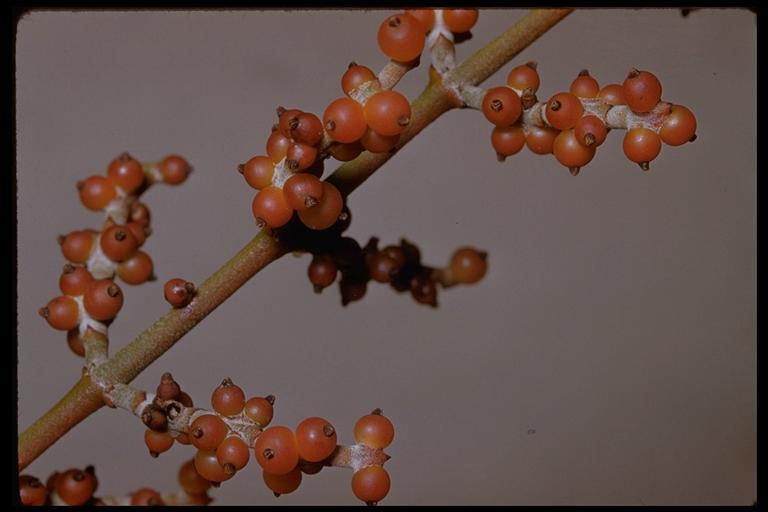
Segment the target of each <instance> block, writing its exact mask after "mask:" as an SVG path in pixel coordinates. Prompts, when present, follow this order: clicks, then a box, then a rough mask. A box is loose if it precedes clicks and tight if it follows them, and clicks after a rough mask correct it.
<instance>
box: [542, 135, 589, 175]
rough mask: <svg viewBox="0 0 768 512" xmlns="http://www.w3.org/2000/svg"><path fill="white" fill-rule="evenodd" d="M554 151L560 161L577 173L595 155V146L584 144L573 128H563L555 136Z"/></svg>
mask: <svg viewBox="0 0 768 512" xmlns="http://www.w3.org/2000/svg"><path fill="white" fill-rule="evenodd" d="M552 152H553V153H554V154H555V158H557V161H558V162H560V163H561V164H563V165H564V166H566V167H568V168H569V169H570V170H571V172H572V173H573V174H576V173H578V169H579V168H580V167H584V166H585V165H587V164H588V163H589V162H590V161H591V160H592V158H593V157H594V156H595V146H583V145H581V144H580V143H579V140H578V139H577V138H576V134H575V133H574V131H573V130H563V131H561V132H560V134H559V135H558V136H557V137H556V138H555V144H554V145H553V146H552Z"/></svg>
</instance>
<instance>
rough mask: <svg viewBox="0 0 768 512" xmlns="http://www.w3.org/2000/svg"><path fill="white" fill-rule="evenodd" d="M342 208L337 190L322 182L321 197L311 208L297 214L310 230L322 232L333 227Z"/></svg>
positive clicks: (341, 201) (342, 203) (342, 201)
mask: <svg viewBox="0 0 768 512" xmlns="http://www.w3.org/2000/svg"><path fill="white" fill-rule="evenodd" d="M342 208H344V199H343V198H342V197H341V193H340V192H339V189H337V188H336V187H335V186H333V185H331V184H330V183H328V182H327V181H324V182H323V195H322V197H321V198H320V201H319V202H318V203H317V204H316V205H315V206H313V207H312V208H309V209H306V210H304V211H300V212H299V218H300V219H301V222H303V223H304V225H305V226H307V227H308V228H310V229H315V230H323V229H327V228H329V227H331V226H333V225H334V224H335V223H336V221H337V220H338V219H339V215H340V214H341V210H342Z"/></svg>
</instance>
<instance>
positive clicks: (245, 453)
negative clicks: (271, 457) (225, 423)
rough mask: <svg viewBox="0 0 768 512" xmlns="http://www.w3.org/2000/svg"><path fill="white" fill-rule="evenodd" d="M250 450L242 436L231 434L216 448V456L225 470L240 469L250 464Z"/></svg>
mask: <svg viewBox="0 0 768 512" xmlns="http://www.w3.org/2000/svg"><path fill="white" fill-rule="evenodd" d="M249 457H250V450H249V448H248V445H247V444H245V441H243V440H242V439H241V438H240V436H237V435H231V436H229V437H227V438H226V439H224V441H222V442H221V444H220V445H219V447H218V448H216V458H217V459H218V461H219V464H221V466H222V467H223V468H224V471H228V472H232V471H233V470H234V471H240V470H241V469H243V468H244V467H245V465H246V464H248V458H249Z"/></svg>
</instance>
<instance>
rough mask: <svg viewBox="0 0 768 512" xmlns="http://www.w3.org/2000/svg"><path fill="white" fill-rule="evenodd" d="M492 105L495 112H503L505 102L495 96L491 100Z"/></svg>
mask: <svg viewBox="0 0 768 512" xmlns="http://www.w3.org/2000/svg"><path fill="white" fill-rule="evenodd" d="M490 107H491V110H493V111H494V112H501V111H502V110H503V109H504V104H503V103H502V102H501V100H500V99H498V98H495V99H493V100H491V105H490Z"/></svg>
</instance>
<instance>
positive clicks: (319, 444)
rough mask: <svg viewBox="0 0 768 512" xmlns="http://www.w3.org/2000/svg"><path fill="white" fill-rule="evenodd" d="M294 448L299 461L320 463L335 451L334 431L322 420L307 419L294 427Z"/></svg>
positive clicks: (326, 421) (315, 418)
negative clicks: (297, 452)
mask: <svg viewBox="0 0 768 512" xmlns="http://www.w3.org/2000/svg"><path fill="white" fill-rule="evenodd" d="M296 446H297V448H298V450H299V457H301V459H303V460H306V461H309V462H320V461H321V460H323V459H326V458H328V457H329V456H330V455H331V454H332V453H333V452H334V450H336V429H334V428H333V425H331V424H330V423H329V422H328V420H325V419H323V418H317V417H314V418H307V419H305V420H303V421H302V422H301V423H299V425H298V426H297V427H296Z"/></svg>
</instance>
